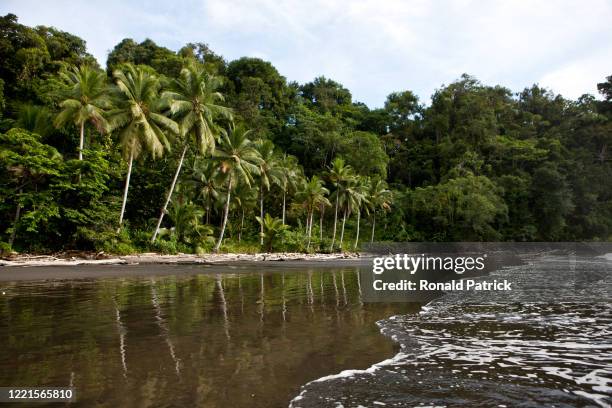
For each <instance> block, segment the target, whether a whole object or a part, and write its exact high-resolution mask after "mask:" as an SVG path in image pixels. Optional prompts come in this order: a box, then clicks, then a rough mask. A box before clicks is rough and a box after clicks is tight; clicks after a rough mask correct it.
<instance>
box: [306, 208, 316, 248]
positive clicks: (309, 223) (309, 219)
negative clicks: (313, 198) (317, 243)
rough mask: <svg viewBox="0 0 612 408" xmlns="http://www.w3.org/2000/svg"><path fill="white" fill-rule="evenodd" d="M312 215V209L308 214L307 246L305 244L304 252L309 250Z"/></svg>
mask: <svg viewBox="0 0 612 408" xmlns="http://www.w3.org/2000/svg"><path fill="white" fill-rule="evenodd" d="M313 215H314V209H313V208H311V209H310V211H309V214H308V244H306V250H309V249H310V239H311V237H312V216H313Z"/></svg>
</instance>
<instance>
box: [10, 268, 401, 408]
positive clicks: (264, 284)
mask: <svg viewBox="0 0 612 408" xmlns="http://www.w3.org/2000/svg"><path fill="white" fill-rule="evenodd" d="M262 269H263V268H262ZM283 269H284V268H281V269H279V270H278V273H276V272H269V271H266V270H262V271H261V272H260V270H256V271H249V272H247V273H245V272H240V273H236V274H232V275H228V274H220V275H217V274H201V275H197V276H190V277H173V276H168V277H156V278H155V280H151V279H149V278H146V279H145V280H142V279H136V280H134V279H126V280H124V281H122V282H121V281H119V280H117V281H114V280H112V281H111V280H105V281H100V282H96V283H93V284H92V283H89V285H87V286H86V285H85V284H83V283H77V284H75V288H74V289H75V290H70V291H68V290H67V289H64V291H66V292H67V294H65V297H63V298H62V297H61V296H52V297H47V298H45V299H44V300H45V303H43V302H42V298H38V297H36V296H33V297H31V298H29V299H28V302H25V301H24V300H20V303H19V304H20V307H19V308H16V307H15V306H11V307H12V308H11V310H10V312H13V313H14V315H15V316H13V317H14V319H20V320H19V322H17V321H11V322H10V323H11V325H10V326H9V327H8V328H9V329H11V330H15V332H14V334H17V331H16V329H17V328H18V327H25V326H27V327H30V328H31V331H28V332H27V333H28V336H29V337H31V339H30V338H28V339H27V341H28V343H27V345H26V344H23V345H14V346H11V347H12V348H11V352H13V353H16V354H19V353H21V352H24V351H25V350H27V349H32V348H36V347H38V346H39V345H40V346H42V345H44V344H46V342H51V343H50V344H53V341H60V340H62V341H64V340H65V338H66V337H64V338H63V339H60V338H59V337H57V335H56V334H55V333H56V332H55V331H54V330H58V329H61V327H64V328H66V329H65V330H64V332H62V335H68V336H69V335H70V334H66V333H67V330H68V329H70V330H72V329H73V328H74V325H79V327H84V328H86V330H82V331H78V332H74V333H73V332H72V331H71V332H70V333H72V335H73V340H74V342H72V341H71V342H69V344H68V343H66V347H70V350H71V351H73V350H76V351H74V353H73V354H74V356H75V357H74V366H72V365H71V363H70V360H69V359H66V358H65V356H66V353H65V352H63V353H62V354H61V356H60V355H59V354H58V355H51V354H49V356H48V357H49V358H46V360H47V361H46V362H40V363H38V362H37V363H34V362H24V363H23V365H21V363H20V368H19V370H20V374H19V378H27V379H28V380H29V383H37V382H38V383H45V380H48V377H45V375H47V374H45V373H50V372H52V373H53V375H54V377H53V378H54V379H59V380H60V382H63V383H64V384H68V380H69V376H71V377H74V375H71V372H74V373H75V375H76V380H75V382H76V387H77V388H78V389H79V390H83V391H81V395H82V396H83V397H84V398H85V397H86V398H88V399H87V403H92V404H93V403H95V402H96V401H98V400H99V398H101V397H102V396H105V397H106V396H108V395H113V397H109V398H113V403H109V404H108V406H135V405H143V406H144V405H146V404H145V402H144V401H146V402H148V403H150V404H151V406H182V405H189V404H191V405H192V406H209V407H225V406H253V407H256V406H281V405H283V403H286V402H287V401H288V399H289V398H290V396H289V395H288V394H292V393H293V391H294V390H295V387H296V386H297V385H298V384H302V383H305V382H307V381H309V380H311V379H312V378H316V377H318V376H322V375H325V374H329V372H330V371H331V372H335V371H336V370H342V369H345V368H352V367H354V365H355V363H354V361H356V360H355V359H360V358H361V359H362V360H360V361H361V363H359V365H360V366H368V365H369V364H371V363H374V362H376V361H379V359H378V358H377V357H376V356H372V354H368V353H371V350H372V349H376V347H378V350H381V352H380V355H381V357H386V356H388V353H390V352H391V350H390V349H388V348H386V346H385V347H382V346H380V344H386V343H385V340H384V339H383V338H382V337H380V336H379V335H378V332H377V329H376V327H375V325H374V321H375V320H378V319H380V318H382V317H384V316H385V315H386V312H385V313H379V312H381V310H380V309H381V308H382V305H371V304H368V305H367V310H368V312H367V313H363V312H362V311H360V310H359V309H360V306H359V305H360V304H359V302H358V300H357V296H358V286H359V285H358V282H357V279H359V277H358V276H355V275H354V274H353V273H352V272H353V271H352V269H345V270H344V274H343V275H342V273H341V270H340V269H336V270H332V269H326V268H321V269H319V268H311V269H310V270H308V268H301V269H300V270H297V271H296V270H292V269H291V268H288V269H286V270H283ZM281 271H282V272H281ZM62 287H64V288H65V286H62ZM315 288H316V289H315ZM77 289H78V290H77ZM21 291H22V292H23V289H22V290H21ZM48 293H51V292H50V290H49V292H48ZM317 297H319V299H317ZM60 299H66V300H63V303H60ZM92 299H95V300H94V301H92ZM14 300H15V301H18V300H17V298H16V297H15V298H14ZM11 302H12V300H11ZM54 302H55V303H54ZM345 303H348V306H345ZM36 305H38V306H36ZM84 305H85V307H84ZM7 309H8V306H7V303H6V302H5V304H0V318H1V319H2V320H0V332H1V331H2V329H3V328H4V326H1V324H2V323H1V322H2V321H7V320H6V317H7V316H8V315H9V310H7ZM101 310H106V313H100V311H101ZM372 310H376V311H377V312H376V313H377V314H376V315H374V314H373V313H372ZM58 311H59V312H58ZM54 314H55V315H54ZM389 314H391V311H389ZM59 315H61V316H62V318H64V319H66V320H63V322H64V323H67V324H66V325H63V326H62V325H59V326H58V328H55V326H53V325H54V322H53V320H52V319H53V318H54V317H57V316H59ZM143 316H145V318H143ZM264 323H265V325H264ZM17 324H19V325H20V326H17ZM368 327H369V329H368ZM47 330H48V331H47ZM62 330H63V329H62ZM128 332H129V335H130V336H129V340H130V342H129V349H128V348H127V340H128V336H127V334H128ZM20 333H21V332H20ZM24 333H25V332H24ZM54 336H56V337H55V339H54ZM349 339H350V341H349ZM24 343H25V341H24ZM347 343H350V344H347ZM26 346H27V348H26ZM79 350H81V351H79ZM4 353H5V352H4V351H3V350H0V357H3V356H4V355H5V354H4ZM168 353H169V354H170V357H171V359H168V357H167V356H168ZM330 355H334V356H338V358H335V359H330V358H329V356H330ZM356 356H357V357H356ZM45 357H47V356H45ZM160 357H161V358H160ZM62 359H64V361H62ZM128 359H129V362H128ZM381 359H382V358H381ZM332 360H333V361H332ZM1 361H2V358H0V362H1ZM6 361H11V360H9V359H6ZM47 364H48V367H43V365H47ZM0 368H3V367H0ZM25 370H28V374H27V375H28V376H27V377H26V374H24V373H23V372H24V371H25ZM58 372H59V374H57V373H58ZM0 378H2V379H7V378H8V379H10V378H17V374H13V375H10V374H4V376H3V374H2V373H1V372H0ZM125 378H127V380H126V379H125ZM73 384H74V381H73ZM290 388H291V389H290ZM195 390H197V391H196V393H195V394H196V395H197V396H194V393H193V391H195ZM292 390H293V391H292ZM177 392H182V393H183V394H182V395H183V396H182V397H177V396H176V394H173V393H177ZM251 393H255V394H256V396H255V397H251ZM79 398H80V397H79ZM115 402H116V403H115ZM141 402H142V404H140V403H141ZM84 403H85V402H84Z"/></svg>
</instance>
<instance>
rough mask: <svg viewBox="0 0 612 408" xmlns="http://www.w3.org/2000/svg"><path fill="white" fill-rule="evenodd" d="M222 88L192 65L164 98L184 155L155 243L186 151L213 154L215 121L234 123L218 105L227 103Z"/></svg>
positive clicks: (201, 68)
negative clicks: (175, 126) (221, 119)
mask: <svg viewBox="0 0 612 408" xmlns="http://www.w3.org/2000/svg"><path fill="white" fill-rule="evenodd" d="M220 86H221V81H220V80H219V79H218V78H216V77H214V76H212V75H209V74H207V73H206V72H205V71H204V68H203V67H202V66H201V65H198V64H195V63H193V64H190V65H188V66H187V67H185V68H183V69H182V70H181V74H180V76H179V78H177V79H175V80H173V81H172V83H171V90H169V91H165V92H164V93H163V94H162V98H164V99H166V100H168V102H169V104H170V113H171V114H172V115H173V117H174V118H175V119H176V120H177V121H178V122H179V124H180V135H181V137H180V138H179V143H180V144H182V153H181V157H180V159H179V163H178V166H177V168H176V172H175V173H174V178H173V179H172V184H171V185H170V191H168V195H167V196H166V201H165V203H164V206H163V207H162V210H161V213H160V215H159V219H158V220H157V226H156V227H155V231H154V232H153V237H152V238H151V242H155V238H156V237H157V234H158V233H159V228H160V226H161V223H162V221H163V219H164V214H165V213H166V209H167V208H168V203H169V202H170V199H171V198H172V193H173V192H174V187H175V186H176V181H177V179H178V177H179V174H180V172H181V168H182V167H183V161H184V159H185V154H186V153H187V149H188V148H189V146H190V145H193V146H194V147H196V148H197V153H199V154H202V155H204V154H209V153H212V151H213V150H214V149H215V139H216V138H217V137H218V135H219V133H220V131H221V128H220V127H219V126H218V125H217V123H216V120H217V119H219V118H220V117H224V118H225V119H227V120H231V116H232V115H231V111H230V109H229V108H226V107H224V106H221V105H219V104H218V102H223V100H224V99H223V95H221V93H220V92H218V91H217V89H218V88H219V87H220Z"/></svg>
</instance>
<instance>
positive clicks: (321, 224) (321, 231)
mask: <svg viewBox="0 0 612 408" xmlns="http://www.w3.org/2000/svg"><path fill="white" fill-rule="evenodd" d="M320 213H321V217H320V218H319V241H320V242H323V214H325V204H321V210H320Z"/></svg>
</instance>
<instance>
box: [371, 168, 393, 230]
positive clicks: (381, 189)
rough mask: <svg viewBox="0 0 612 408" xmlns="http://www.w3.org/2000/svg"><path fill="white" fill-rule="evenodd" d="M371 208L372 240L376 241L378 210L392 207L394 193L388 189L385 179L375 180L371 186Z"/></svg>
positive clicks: (386, 209)
mask: <svg viewBox="0 0 612 408" xmlns="http://www.w3.org/2000/svg"><path fill="white" fill-rule="evenodd" d="M368 196H369V204H370V209H371V210H372V237H371V238H370V242H374V232H375V230H376V211H378V210H379V209H380V210H382V211H389V210H390V209H391V201H392V200H393V194H392V193H391V190H389V189H387V183H385V182H384V181H383V180H380V179H378V180H374V181H373V182H372V184H371V186H370V191H369V193H368Z"/></svg>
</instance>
